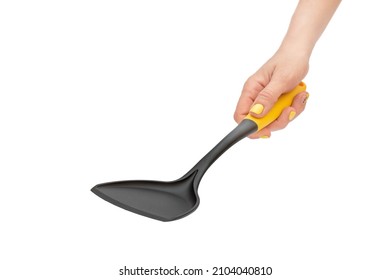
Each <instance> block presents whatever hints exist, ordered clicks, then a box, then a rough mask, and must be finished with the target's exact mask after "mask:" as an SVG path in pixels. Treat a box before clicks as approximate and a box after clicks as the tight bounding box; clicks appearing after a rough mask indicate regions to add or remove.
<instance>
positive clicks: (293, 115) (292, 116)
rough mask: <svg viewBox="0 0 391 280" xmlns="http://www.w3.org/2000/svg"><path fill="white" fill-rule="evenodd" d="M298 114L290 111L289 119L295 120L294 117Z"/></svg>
mask: <svg viewBox="0 0 391 280" xmlns="http://www.w3.org/2000/svg"><path fill="white" fill-rule="evenodd" d="M295 116H296V112H295V111H291V112H290V113H289V120H290V121H291V120H293V118H294V117H295Z"/></svg>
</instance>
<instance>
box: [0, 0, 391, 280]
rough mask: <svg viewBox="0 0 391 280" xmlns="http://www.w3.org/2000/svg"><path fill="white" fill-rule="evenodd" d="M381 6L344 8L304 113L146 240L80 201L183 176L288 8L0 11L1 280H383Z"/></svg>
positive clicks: (230, 160)
mask: <svg viewBox="0 0 391 280" xmlns="http://www.w3.org/2000/svg"><path fill="white" fill-rule="evenodd" d="M386 3H387V2H386V1H382V2H380V1H377V2H376V1H375V2H371V3H370V2H368V1H344V2H343V3H342V4H341V6H340V8H339V10H338V11H337V13H336V15H335V17H334V18H333V20H332V22H331V23H330V25H329V27H328V29H327V30H326V32H325V33H324V34H323V36H322V38H321V40H320V41H319V42H318V45H317V47H316V49H315V51H314V53H313V56H312V60H311V69H310V73H309V74H308V76H307V77H306V79H305V81H306V83H307V85H308V91H309V92H310V94H311V96H310V99H309V100H308V105H307V109H306V111H305V112H304V113H303V114H302V115H301V116H300V117H298V118H297V119H296V120H295V121H294V122H293V123H292V124H291V125H290V126H289V127H288V128H286V129H285V130H283V131H280V132H277V133H274V134H273V135H272V137H271V138H270V139H268V140H263V139H262V140H258V141H252V140H249V139H245V140H243V141H242V142H240V143H239V144H237V145H236V146H235V147H233V148H232V149H231V150H229V151H228V152H227V153H226V154H224V155H223V156H222V157H221V158H220V159H219V160H218V161H217V162H216V163H215V164H214V165H213V166H212V167H211V168H210V169H209V171H208V172H207V173H206V175H205V176H204V178H203V180H202V182H201V185H200V196H201V204H200V207H199V208H198V210H197V211H196V212H194V213H193V214H192V215H190V216H188V217H186V218H184V219H182V220H178V221H175V222H170V223H162V222H159V221H155V220H152V219H148V218H145V217H142V216H138V215H136V214H133V213H131V212H127V211H124V210H122V209H120V208H117V207H115V206H113V205H111V204H109V203H107V202H105V201H103V200H101V199H100V198H98V197H97V196H95V195H94V194H93V193H91V192H90V188H91V187H93V186H94V185H95V184H97V183H102V182H106V181H112V180H122V179H155V180H172V179H176V178H178V177H180V176H181V175H183V174H184V173H185V172H186V171H187V170H188V169H189V168H191V167H192V166H193V165H194V164H195V163H196V162H197V161H198V160H199V159H200V158H201V157H202V156H203V155H204V154H205V153H206V152H207V151H209V150H210V149H211V148H212V147H213V146H214V145H215V144H216V143H217V142H218V141H219V140H220V139H221V138H222V137H223V136H224V135H225V134H226V133H228V132H229V131H230V130H231V129H233V128H234V127H235V122H234V121H233V118H232V115H233V111H234V108H235V106H236V102H237V99H238V97H239V94H240V91H241V88H242V85H243V83H244V81H245V80H246V79H247V78H248V76H249V75H251V74H252V73H253V72H254V71H256V70H257V69H258V68H259V67H260V66H261V65H262V64H263V63H264V62H265V61H266V60H267V59H268V58H269V57H270V56H271V55H272V54H273V52H274V51H275V50H276V48H277V47H278V45H279V43H280V41H281V39H282V37H283V35H284V33H285V31H286V28H287V26H288V23H289V20H290V17H291V15H292V13H293V11H294V8H295V5H296V1H287V0H285V1H284V0H277V1H276V0H275V1H259V0H258V1H255V0H252V1H152V0H149V1H81V0H77V1H69V0H68V1H2V2H1V4H0V94H1V99H0V124H1V138H0V139H1V140H0V141H1V146H0V149H1V150H0V172H1V173H0V186H1V195H0V213H1V214H0V215H1V231H0V234H1V239H0V242H1V244H0V245H1V246H0V252H1V253H0V254H1V269H0V278H1V279H8V280H10V279H30V278H31V279H125V278H126V277H125V278H124V277H121V276H119V275H118V270H119V269H120V268H122V267H123V266H124V265H126V266H128V267H137V266H142V267H145V268H156V267H160V266H162V267H168V268H170V267H172V266H174V265H177V266H179V267H181V268H203V269H209V270H211V269H212V267H213V266H271V267H272V268H273V275H272V276H270V277H265V279H391V270H390V263H391V253H390V252H391V241H390V236H391V226H390V220H391V219H390V216H391V192H390V187H391V178H390V157H391V148H390V142H391V136H390V135H391V133H390V120H391V112H390V111H389V102H390V82H389V81H390V71H389V69H390V68H389V67H390V64H391V57H390V49H391V44H390V40H389V34H390V33H389V27H390V26H391V19H390V17H389V9H388V8H387V7H388V6H387V5H388V4H386ZM152 278H153V279H158V277H144V278H142V279H152ZM193 278H197V277H193ZM203 278H204V279H209V278H210V277H206V276H204V277H203ZM212 278H213V277H212ZM243 278H245V277H243V276H242V277H238V276H236V277H234V276H224V277H223V278H222V279H243ZM249 278H250V279H252V277H249ZM253 278H254V279H255V277H253ZM129 279H130V277H129ZM132 279H138V278H135V277H134V278H132ZM140 279H141V278H140ZM167 279H169V278H167ZM170 279H171V278H170ZM173 279H174V278H173ZM175 279H185V278H181V277H176V278H175Z"/></svg>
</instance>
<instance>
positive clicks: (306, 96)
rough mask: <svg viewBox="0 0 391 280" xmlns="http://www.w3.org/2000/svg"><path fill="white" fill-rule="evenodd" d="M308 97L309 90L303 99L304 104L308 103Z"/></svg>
mask: <svg viewBox="0 0 391 280" xmlns="http://www.w3.org/2000/svg"><path fill="white" fill-rule="evenodd" d="M308 97H310V94H309V93H308V92H307V94H306V95H305V98H304V100H303V104H305V103H307V100H308Z"/></svg>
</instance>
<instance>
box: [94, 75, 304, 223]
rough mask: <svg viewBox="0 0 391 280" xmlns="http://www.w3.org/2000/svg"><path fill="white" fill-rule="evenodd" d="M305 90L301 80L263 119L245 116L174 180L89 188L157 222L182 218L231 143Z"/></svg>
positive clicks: (193, 206) (269, 119)
mask: <svg viewBox="0 0 391 280" xmlns="http://www.w3.org/2000/svg"><path fill="white" fill-rule="evenodd" d="M305 89H306V85H305V84H304V83H303V82H301V83H300V84H299V85H298V86H297V87H296V88H294V89H293V90H292V91H290V92H288V93H285V94H283V95H281V97H280V98H279V99H278V101H277V102H276V103H275V105H274V107H273V108H272V109H271V110H270V111H269V113H268V114H267V115H266V116H265V117H263V118H260V119H257V118H254V117H252V116H251V115H247V117H246V118H245V119H244V120H243V121H242V122H241V123H239V124H238V126H237V127H236V128H235V129H234V130H232V131H231V132H230V133H229V134H228V135H227V136H225V137H224V138H223V140H221V141H220V143H218V144H217V145H216V146H215V147H214V148H213V149H212V150H211V151H210V152H209V153H207V154H206V155H205V156H204V157H203V158H202V159H201V160H200V161H199V162H198V163H197V164H196V165H195V166H194V167H193V168H192V169H190V171H189V172H187V173H186V174H185V175H184V176H183V177H181V178H180V179H178V180H175V181H171V182H161V181H139V180H137V181H117V182H110V183H103V184H99V185H96V186H95V187H93V188H92V189H91V191H92V192H93V193H95V194H96V195H98V196H99V197H101V198H103V199H104V200H106V201H108V202H110V203H112V204H114V205H117V206H119V207H121V208H123V209H126V210H129V211H131V212H134V213H137V214H140V215H143V216H146V217H149V218H153V219H157V220H160V221H173V220H177V219H180V218H183V217H185V216H187V215H189V214H190V213H192V212H193V211H195V210H196V209H197V207H198V205H199V203H200V199H199V196H198V186H199V184H200V181H201V179H202V176H203V175H204V174H205V172H206V171H207V170H208V168H209V167H210V166H211V165H212V164H213V162H215V160H217V159H218V158H219V157H220V156H221V155H222V154H223V153H224V152H225V151H226V150H228V149H229V148H230V147H231V146H232V145H234V144H235V143H237V142H238V141H240V140H241V139H243V138H245V137H246V136H248V135H250V134H252V133H254V132H256V131H258V130H261V129H262V128H264V127H266V126H267V125H269V124H270V123H271V122H273V121H274V120H275V119H277V118H278V116H279V115H280V114H281V112H282V110H283V109H284V108H286V107H289V106H290V105H291V104H292V101H293V99H294V97H295V96H296V95H297V94H299V93H301V92H303V91H305Z"/></svg>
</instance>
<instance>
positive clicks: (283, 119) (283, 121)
mask: <svg viewBox="0 0 391 280" xmlns="http://www.w3.org/2000/svg"><path fill="white" fill-rule="evenodd" d="M295 117H296V110H295V108H293V107H287V108H285V109H284V110H283V111H282V113H281V115H280V116H279V117H278V118H277V119H276V120H275V121H274V122H272V123H271V124H269V125H268V126H267V128H268V129H270V130H271V131H277V130H281V129H284V128H285V127H287V125H288V124H289V122H291V121H292V120H293V119H294V118H295Z"/></svg>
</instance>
